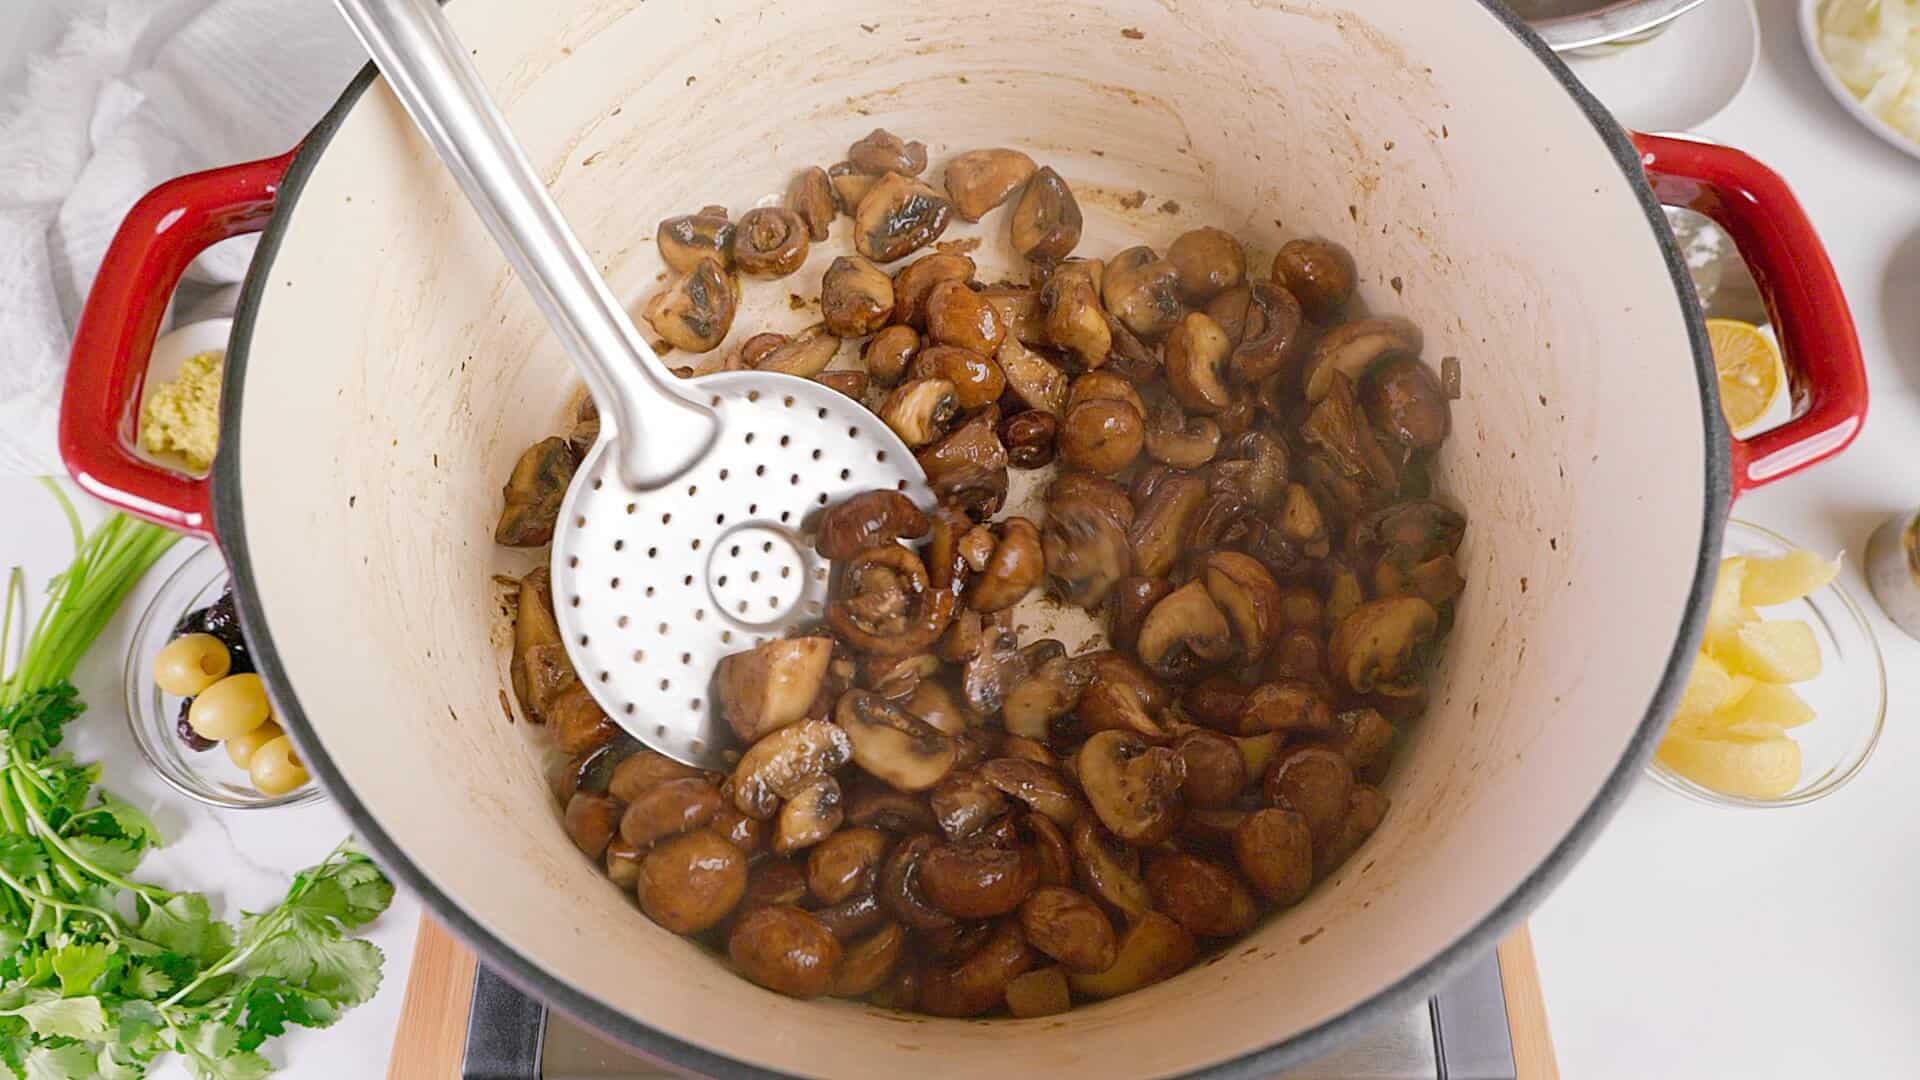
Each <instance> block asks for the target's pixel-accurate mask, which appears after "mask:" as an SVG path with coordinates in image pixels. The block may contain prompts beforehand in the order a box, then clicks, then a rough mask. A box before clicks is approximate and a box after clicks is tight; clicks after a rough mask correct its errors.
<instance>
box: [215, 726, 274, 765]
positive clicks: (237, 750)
mask: <svg viewBox="0 0 1920 1080" xmlns="http://www.w3.org/2000/svg"><path fill="white" fill-rule="evenodd" d="M285 734H286V732H284V731H282V730H280V725H279V724H276V723H274V722H273V721H271V720H269V721H267V722H266V723H264V724H261V725H260V726H259V727H257V728H254V729H253V730H252V731H249V732H247V733H245V734H243V735H235V736H234V737H233V738H231V739H228V740H227V757H228V758H230V759H231V760H232V761H233V763H234V764H235V765H238V766H240V767H241V768H243V769H244V768H246V767H247V765H248V763H250V762H252V761H253V755H255V754H257V753H259V752H260V748H261V747H263V746H265V745H267V744H268V743H270V742H272V741H273V740H275V739H277V738H279V737H281V736H282V735H285Z"/></svg>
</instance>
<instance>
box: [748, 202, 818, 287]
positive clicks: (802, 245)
mask: <svg viewBox="0 0 1920 1080" xmlns="http://www.w3.org/2000/svg"><path fill="white" fill-rule="evenodd" d="M808 235H809V230H808V227H807V222H806V220H805V219H803V218H802V217H801V216H800V215H799V214H798V213H796V212H794V211H792V210H789V209H787V208H786V207H784V206H762V207H758V208H756V209H753V210H749V211H747V212H746V213H745V214H743V215H741V217H740V224H739V225H737V226H735V228H734V230H733V265H734V266H735V267H736V268H737V269H738V270H739V271H740V272H741V273H743V274H749V275H751V276H753V277H763V278H777V277H785V276H787V275H788V274H791V273H793V272H794V271H795V270H798V269H800V264H801V263H803V262H806V261H807V245H808Z"/></svg>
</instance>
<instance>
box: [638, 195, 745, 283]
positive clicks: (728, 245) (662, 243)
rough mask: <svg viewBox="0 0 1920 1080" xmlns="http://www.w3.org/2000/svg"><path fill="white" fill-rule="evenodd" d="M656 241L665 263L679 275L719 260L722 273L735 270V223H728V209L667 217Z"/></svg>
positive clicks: (709, 209) (655, 236) (656, 231)
mask: <svg viewBox="0 0 1920 1080" xmlns="http://www.w3.org/2000/svg"><path fill="white" fill-rule="evenodd" d="M653 238H654V244H655V246H656V247H658V248H659V249H660V258H661V260H662V261H664V262H665V263H666V264H667V269H669V270H671V271H673V272H674V273H676V274H685V273H690V272H692V270H693V268H694V267H696V266H698V265H700V262H701V260H703V259H717V260H719V262H720V268H721V269H722V270H731V269H733V222H731V221H728V220H727V210H726V207H723V206H709V207H707V208H706V209H704V210H702V211H700V212H699V213H697V214H686V215H684V216H681V217H671V218H667V219H666V220H665V221H662V222H661V223H660V227H659V228H657V229H655V230H654V234H653Z"/></svg>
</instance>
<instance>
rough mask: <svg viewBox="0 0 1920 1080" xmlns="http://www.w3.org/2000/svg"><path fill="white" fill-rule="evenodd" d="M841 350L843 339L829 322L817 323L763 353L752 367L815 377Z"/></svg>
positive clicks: (802, 376) (751, 364)
mask: <svg viewBox="0 0 1920 1080" xmlns="http://www.w3.org/2000/svg"><path fill="white" fill-rule="evenodd" d="M839 352H840V339H839V338H837V337H834V336H833V333H832V331H831V330H829V329H828V327H827V325H826V324H825V323H816V324H814V325H813V326H809V327H807V328H806V329H805V330H802V331H800V332H799V333H797V334H795V335H793V336H792V337H791V338H788V339H786V340H784V341H782V342H781V343H779V344H778V345H775V346H774V347H773V348H771V349H767V350H765V351H764V352H761V353H760V354H759V355H758V356H757V357H755V358H754V359H753V360H752V362H751V363H749V364H748V366H749V367H751V368H753V369H754V370H755V371H777V372H779V373H780V374H782V375H794V376H797V377H799V378H802V379H811V378H813V377H815V376H817V375H819V374H820V373H821V372H823V371H825V370H826V368H827V365H828V364H831V363H833V358H834V357H835V356H836V355H838V354H839Z"/></svg>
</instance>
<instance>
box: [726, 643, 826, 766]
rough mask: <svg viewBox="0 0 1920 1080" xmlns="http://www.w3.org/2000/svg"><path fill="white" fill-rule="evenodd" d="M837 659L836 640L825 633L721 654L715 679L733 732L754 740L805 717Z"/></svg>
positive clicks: (728, 723) (746, 741) (742, 737)
mask: <svg viewBox="0 0 1920 1080" xmlns="http://www.w3.org/2000/svg"><path fill="white" fill-rule="evenodd" d="M832 657H833V641H832V639H830V638H824V637H804V638H786V639H783V640H780V641H770V642H767V643H766V644H765V645H761V646H758V647H756V648H753V649H750V650H748V651H746V652H739V653H733V654H731V655H729V656H725V657H722V658H721V660H720V663H719V665H718V669H717V670H716V672H715V675H714V679H715V681H716V683H717V684H718V686H719V691H720V711H721V714H722V715H724V716H725V717H726V718H727V725H728V726H729V727H731V728H732V729H733V733H734V735H736V736H738V737H739V739H740V741H741V742H745V743H751V742H753V741H755V740H757V739H759V738H760V737H761V736H763V735H766V734H768V733H770V732H772V731H774V730H776V729H778V728H782V727H785V726H787V725H788V724H791V723H794V722H796V721H798V720H800V719H801V718H802V717H804V716H806V714H807V710H808V708H809V707H811V706H812V704H813V699H814V698H815V697H816V696H818V695H819V693H820V688H821V686H823V685H824V684H825V681H826V675H827V661H828V660H830V659H832Z"/></svg>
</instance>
